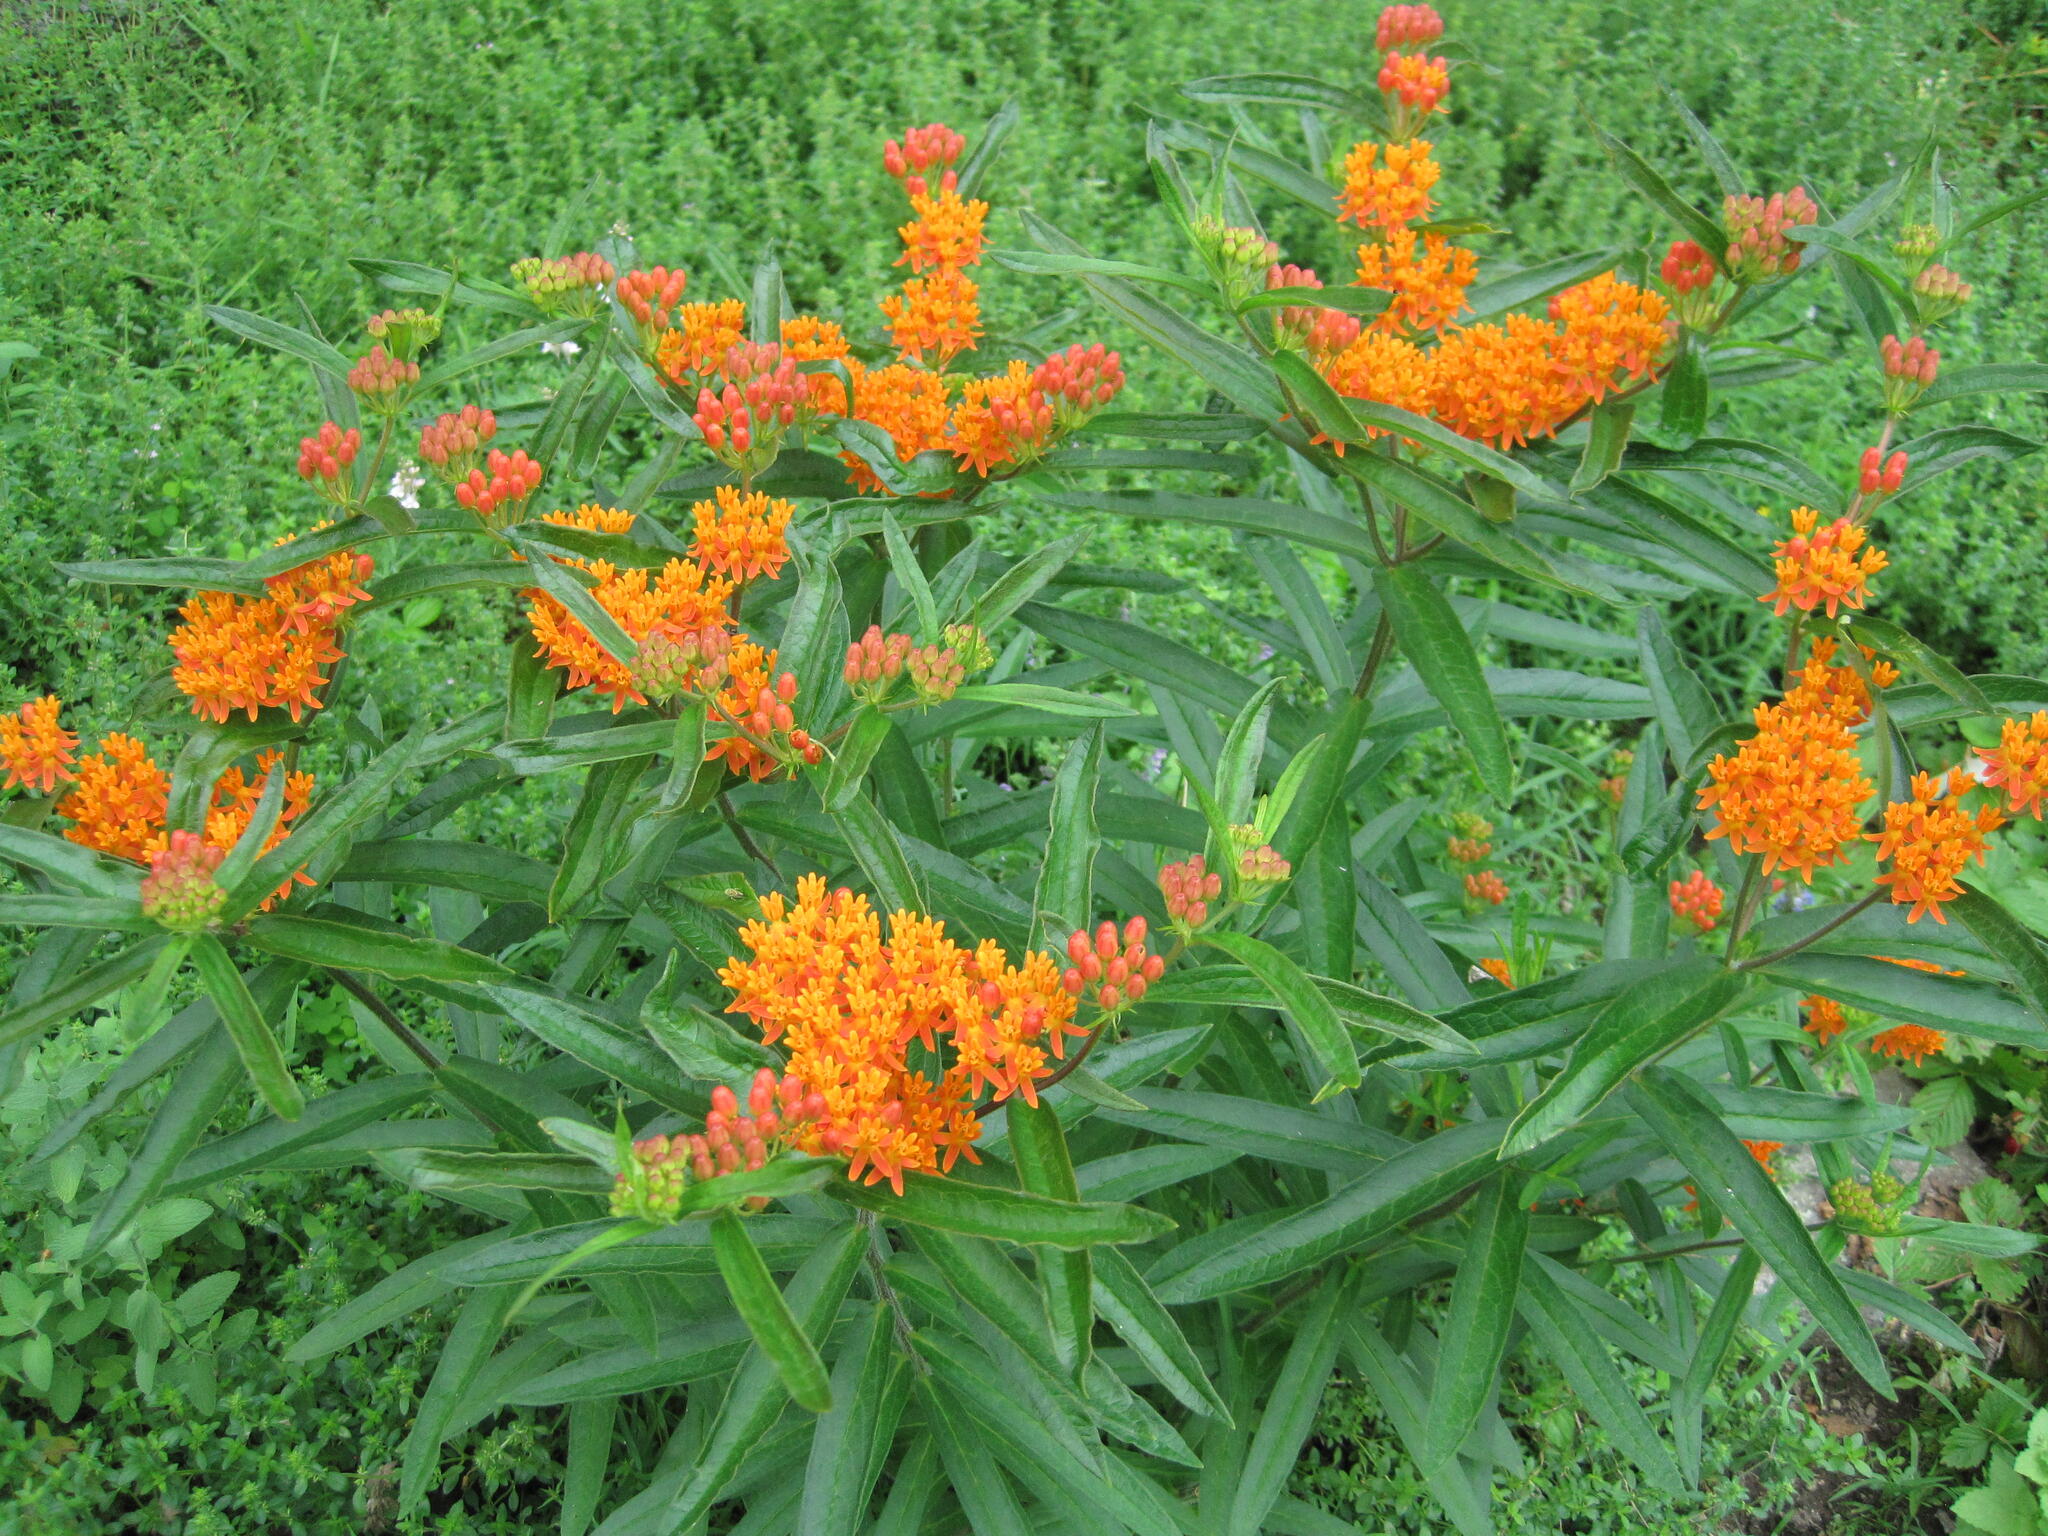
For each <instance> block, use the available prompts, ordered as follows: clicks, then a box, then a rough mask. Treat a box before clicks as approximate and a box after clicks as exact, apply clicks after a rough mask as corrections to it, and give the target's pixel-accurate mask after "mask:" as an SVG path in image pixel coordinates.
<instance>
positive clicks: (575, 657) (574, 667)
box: [525, 559, 732, 714]
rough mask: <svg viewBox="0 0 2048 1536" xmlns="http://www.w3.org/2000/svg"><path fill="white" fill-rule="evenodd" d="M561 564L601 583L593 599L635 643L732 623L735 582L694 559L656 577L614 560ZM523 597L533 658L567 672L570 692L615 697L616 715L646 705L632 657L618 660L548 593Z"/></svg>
mask: <svg viewBox="0 0 2048 1536" xmlns="http://www.w3.org/2000/svg"><path fill="white" fill-rule="evenodd" d="M561 563H562V564H564V565H574V566H578V567H580V568H582V569H584V570H587V571H589V572H590V574H591V575H593V576H595V577H596V578H597V585H596V586H594V587H592V588H591V590H590V595H591V596H592V597H593V598H595V599H596V600H597V604H598V606H599V607H600V608H602V609H604V611H605V612H606V613H608V614H610V615H611V616H612V618H613V619H615V620H616V621H617V622H618V626H619V628H621V629H623V630H624V631H625V632H626V634H627V636H628V638H630V639H631V640H633V641H634V642H635V643H636V644H637V643H641V642H644V641H645V640H646V639H647V638H648V637H649V636H650V635H652V634H655V633H656V632H660V633H663V634H670V635H689V634H696V633H700V632H701V631H703V630H705V629H707V628H709V629H723V628H724V627H725V626H726V625H727V624H728V623H729V622H730V620H729V619H728V618H727V616H726V611H725V603H726V599H727V598H729V597H730V596H731V595H732V583H731V582H729V581H726V580H725V579H724V578H722V577H719V576H710V575H707V574H706V573H705V570H704V567H702V566H701V565H699V564H697V562H696V561H694V560H675V559H671V560H670V561H669V562H668V563H667V564H666V565H664V566H663V567H662V568H661V573H660V574H659V575H658V576H657V575H655V573H654V572H652V571H649V570H647V569H646V568H645V567H639V566H636V567H634V568H633V569H631V570H624V571H622V570H620V569H619V568H618V567H616V566H614V565H613V564H612V563H611V562H610V561H608V560H591V561H587V562H586V561H582V560H563V561H561ZM525 595H526V600H527V608H526V616H527V620H528V622H529V624H530V626H531V627H532V630H533V638H534V640H535V641H536V642H537V643H538V645H539V649H538V650H536V651H535V652H534V655H536V656H538V657H540V658H541V659H542V660H543V661H544V662H545V663H546V664H547V665H548V666H550V667H560V668H562V669H563V670H565V671H566V672H567V673H568V674H569V686H570V687H571V688H583V687H589V688H593V689H595V690H596V691H597V692H598V693H600V694H609V695H610V696H611V701H612V711H613V713H615V714H616V713H617V712H618V711H619V710H622V709H624V708H625V707H626V705H627V703H628V702H631V703H634V704H645V703H646V702H647V697H646V695H645V694H644V693H643V692H642V691H641V689H640V686H639V680H638V678H637V677H636V676H635V675H634V672H633V666H632V663H633V660H634V658H633V657H631V656H626V657H618V656H614V655H612V654H611V652H609V651H607V650H606V649H605V648H604V647H603V646H601V645H599V644H598V642H597V640H596V638H595V637H594V636H593V635H592V634H591V633H590V631H589V630H587V629H585V628H584V627H583V625H582V623H581V622H580V621H578V620H577V619H576V618H575V617H573V616H572V615H571V614H570V612H569V610H568V609H566V608H564V607H563V606H562V605H561V604H560V603H558V602H556V601H555V599H553V598H552V597H550V596H548V595H547V593H545V592H543V591H541V590H539V589H538V588H529V589H528V590H527V592H526V594H525Z"/></svg>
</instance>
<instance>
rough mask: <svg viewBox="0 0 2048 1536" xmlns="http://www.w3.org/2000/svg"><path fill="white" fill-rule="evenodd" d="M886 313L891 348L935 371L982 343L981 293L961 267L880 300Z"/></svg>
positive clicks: (915, 280) (919, 279)
mask: <svg viewBox="0 0 2048 1536" xmlns="http://www.w3.org/2000/svg"><path fill="white" fill-rule="evenodd" d="M882 313H883V314H884V315H885V316H887V317H888V320H889V341H890V344H891V345H892V346H894V347H895V348H896V350H897V351H898V352H900V353H902V354H903V356H905V357H908V358H914V359H915V360H916V361H918V362H920V363H922V362H925V361H927V360H929V361H930V362H931V364H932V365H933V366H934V367H937V368H944V367H945V366H946V364H948V363H950V362H951V361H952V360H953V359H954V358H955V357H957V356H958V355H959V354H960V353H962V352H965V351H968V350H970V349H971V348H972V347H973V346H974V344H975V342H977V341H978V340H980V339H981V290H980V288H978V287H977V286H976V285H975V282H974V279H972V278H971V277H969V276H968V275H967V274H966V273H965V272H962V271H961V270H960V269H959V268H957V267H941V268H939V269H938V271H936V272H934V273H932V274H931V275H930V276H929V277H914V278H912V279H911V280H910V281H909V282H907V283H905V284H904V285H903V292H902V293H900V294H892V295H891V296H890V297H888V298H886V299H884V300H882ZM926 354H930V356H929V359H927V356H926Z"/></svg>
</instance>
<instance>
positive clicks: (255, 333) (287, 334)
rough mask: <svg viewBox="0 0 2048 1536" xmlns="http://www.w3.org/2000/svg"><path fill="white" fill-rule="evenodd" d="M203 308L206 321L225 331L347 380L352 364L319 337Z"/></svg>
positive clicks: (220, 307) (242, 312) (245, 314)
mask: <svg viewBox="0 0 2048 1536" xmlns="http://www.w3.org/2000/svg"><path fill="white" fill-rule="evenodd" d="M204 308H205V313H206V318H207V319H209V320H211V321H212V322H213V323H214V324H215V325H217V326H220V327H221V328H222V329H224V330H230V331H233V332H234V333H235V334H236V335H237V336H242V337H245V338H247V339H248V340H250V341H253V342H256V343H257V344H258V345H260V346H265V347H269V348H272V349H273V350H275V351H278V352H283V353H286V354H288V355H290V356H292V357H296V358H297V359H299V361H300V362H303V363H310V364H311V365H312V366H313V367H314V369H315V370H317V371H318V372H320V373H324V374H326V375H328V376H329V377H330V378H335V379H344V378H346V377H347V376H348V370H349V360H348V359H347V358H345V357H343V356H342V355H341V353H339V352H337V351H336V350H335V349H334V348H333V347H332V346H330V345H329V344H328V343H327V342H324V341H322V340H320V338H319V337H317V336H310V335H308V334H307V333H306V332H304V331H302V330H299V329H297V328H296V327H294V326H289V325H281V324H279V323H278V322H277V321H275V320H268V319H265V318H264V317H263V316H262V315H257V314H251V313H250V312H249V311H248V310H246V309H230V308H228V307H227V306H226V305H224V304H208V305H206V306H204Z"/></svg>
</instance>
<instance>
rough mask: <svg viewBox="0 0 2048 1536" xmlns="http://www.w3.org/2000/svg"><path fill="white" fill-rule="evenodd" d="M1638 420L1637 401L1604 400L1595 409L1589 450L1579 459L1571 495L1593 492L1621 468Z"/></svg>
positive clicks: (1588, 435)
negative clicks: (1594, 488) (1622, 458)
mask: <svg viewBox="0 0 2048 1536" xmlns="http://www.w3.org/2000/svg"><path fill="white" fill-rule="evenodd" d="M1635 417H1636V406H1635V402H1634V401H1633V400H1621V399H1615V400H1603V401H1601V402H1600V404H1598V405H1596V406H1595V407H1593V414H1592V416H1591V417H1590V418H1588V420H1587V423H1586V449H1585V452H1584V453H1583V454H1581V455H1580V456H1579V467H1578V468H1577V469H1576V470H1574V471H1573V472H1572V483H1571V492H1572V494H1573V495H1574V496H1577V495H1580V494H1581V493H1583V492H1585V491H1590V490H1591V489H1592V488H1593V487H1594V486H1596V485H1598V484H1599V483H1600V482H1601V481H1602V480H1605V479H1606V478H1607V477H1608V476H1609V475H1611V474H1613V473H1614V472H1615V470H1617V469H1619V468H1620V467H1621V456H1622V453H1623V452H1624V451H1625V450H1626V449H1627V448H1628V434H1629V428H1630V426H1631V425H1633V423H1634V422H1635Z"/></svg>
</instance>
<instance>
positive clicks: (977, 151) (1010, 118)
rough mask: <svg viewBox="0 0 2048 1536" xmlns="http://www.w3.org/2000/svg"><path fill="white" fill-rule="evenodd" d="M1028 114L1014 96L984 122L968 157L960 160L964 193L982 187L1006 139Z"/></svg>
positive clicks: (969, 195) (961, 192) (972, 193)
mask: <svg viewBox="0 0 2048 1536" xmlns="http://www.w3.org/2000/svg"><path fill="white" fill-rule="evenodd" d="M1023 116H1024V114H1023V113H1022V112H1021V111H1020V110H1018V107H1017V103H1016V101H1015V100H1014V99H1012V100H1009V101H1006V102H1004V103H1003V104H1002V105H1001V106H1000V107H997V108H996V110H995V112H994V113H993V114H992V115H991V116H990V118H989V120H988V121H987V122H986V123H984V124H982V128H981V132H980V133H979V134H977V135H975V140H974V148H972V149H970V150H969V151H968V152H967V158H966V159H965V160H963V161H961V162H960V179H959V182H958V190H959V193H960V195H961V196H962V197H972V196H974V194H975V192H976V191H977V190H978V189H979V188H980V186H981V181H982V178H983V177H984V176H986V175H987V174H988V169H989V167H990V166H992V165H994V164H995V159H996V156H997V154H998V153H1000V152H1001V150H1002V147H1003V143H1004V141H1005V140H1007V139H1008V138H1009V137H1010V134H1011V133H1012V132H1013V131H1014V130H1015V128H1016V126H1017V124H1018V123H1019V122H1020V121H1022V120H1023Z"/></svg>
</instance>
